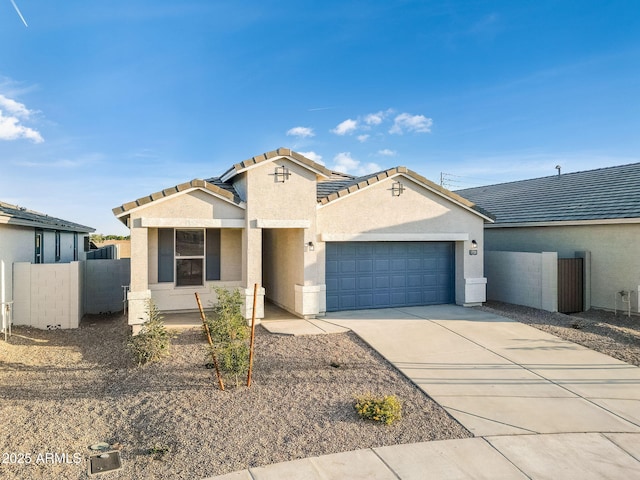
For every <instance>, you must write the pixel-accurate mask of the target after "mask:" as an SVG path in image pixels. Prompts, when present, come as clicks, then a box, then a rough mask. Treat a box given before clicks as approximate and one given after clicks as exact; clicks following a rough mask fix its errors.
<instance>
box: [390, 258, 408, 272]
mask: <svg viewBox="0 0 640 480" xmlns="http://www.w3.org/2000/svg"><path fill="white" fill-rule="evenodd" d="M406 270H407V260H406V259H404V258H394V259H392V260H391V271H392V272H405V271H406Z"/></svg>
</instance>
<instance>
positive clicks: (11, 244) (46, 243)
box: [0, 202, 94, 314]
mask: <svg viewBox="0 0 640 480" xmlns="http://www.w3.org/2000/svg"><path fill="white" fill-rule="evenodd" d="M93 231H94V229H93V228H90V227H86V226H84V225H80V224H78V223H74V222H69V221H67V220H62V219H60V218H55V217H50V216H49V215H46V214H44V213H39V212H34V211H32V210H27V209H26V208H24V207H18V206H16V205H10V204H8V203H4V202H0V302H2V303H3V304H7V303H8V302H11V301H13V300H14V292H13V287H14V277H13V276H14V268H13V265H14V263H18V262H29V263H34V264H37V263H69V262H73V261H77V260H84V259H85V245H88V241H89V233H90V232H93ZM3 314H6V311H5V310H4V309H3Z"/></svg>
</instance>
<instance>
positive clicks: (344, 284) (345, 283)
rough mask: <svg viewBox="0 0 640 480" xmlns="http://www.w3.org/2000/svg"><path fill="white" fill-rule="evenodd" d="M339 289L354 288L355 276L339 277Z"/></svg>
mask: <svg viewBox="0 0 640 480" xmlns="http://www.w3.org/2000/svg"><path fill="white" fill-rule="evenodd" d="M339 283H340V290H355V289H356V277H342V278H340V279H339Z"/></svg>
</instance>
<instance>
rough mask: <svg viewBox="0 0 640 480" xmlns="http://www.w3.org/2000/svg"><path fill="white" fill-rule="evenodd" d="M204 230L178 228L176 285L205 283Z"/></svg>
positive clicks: (185, 285)
mask: <svg viewBox="0 0 640 480" xmlns="http://www.w3.org/2000/svg"><path fill="white" fill-rule="evenodd" d="M203 266H204V230H177V229H176V286H178V287H187V286H194V285H203V284H204V276H203V273H204V268H203Z"/></svg>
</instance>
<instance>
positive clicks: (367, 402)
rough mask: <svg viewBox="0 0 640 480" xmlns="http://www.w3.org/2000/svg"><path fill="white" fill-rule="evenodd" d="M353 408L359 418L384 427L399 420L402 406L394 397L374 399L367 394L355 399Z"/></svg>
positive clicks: (386, 396)
mask: <svg viewBox="0 0 640 480" xmlns="http://www.w3.org/2000/svg"><path fill="white" fill-rule="evenodd" d="M354 408H355V410H356V412H358V415H360V417H362V418H366V419H368V420H374V421H376V422H382V423H384V424H385V425H391V424H392V423H393V422H395V421H396V420H400V418H401V414H402V404H401V403H400V400H398V399H397V398H396V396H395V395H385V396H384V397H375V396H373V395H371V394H370V393H368V394H366V395H362V396H360V397H357V398H356V402H355V404H354Z"/></svg>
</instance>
